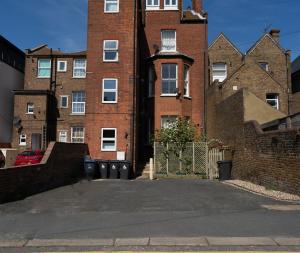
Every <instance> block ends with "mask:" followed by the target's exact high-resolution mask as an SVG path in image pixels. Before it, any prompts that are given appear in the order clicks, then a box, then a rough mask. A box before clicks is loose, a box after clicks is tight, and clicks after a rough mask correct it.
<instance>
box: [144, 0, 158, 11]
mask: <svg viewBox="0 0 300 253" xmlns="http://www.w3.org/2000/svg"><path fill="white" fill-rule="evenodd" d="M159 5H160V0H146V10H159Z"/></svg>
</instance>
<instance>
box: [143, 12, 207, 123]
mask: <svg viewBox="0 0 300 253" xmlns="http://www.w3.org/2000/svg"><path fill="white" fill-rule="evenodd" d="M181 15H182V14H181V11H180V10H179V11H166V10H160V11H146V12H145V28H144V32H145V35H144V36H145V40H144V45H143V56H144V57H145V58H146V57H149V56H151V55H153V54H155V49H154V47H153V46H154V45H158V46H160V45H161V30H164V29H171V30H176V44H177V45H176V49H177V51H178V52H179V53H181V54H184V55H187V56H189V57H191V58H192V59H193V60H194V62H193V63H187V62H185V61H184V60H182V59H181V58H179V57H178V58H177V59H176V58H175V59H174V58H173V59H159V60H156V61H154V65H155V72H156V76H157V80H156V82H155V90H156V91H155V99H154V104H155V106H154V107H155V114H154V122H155V128H156V129H159V128H160V121H161V116H162V115H178V116H189V117H190V118H191V120H192V121H193V122H194V123H195V124H197V125H198V126H199V129H203V128H204V87H205V73H206V67H205V61H206V55H205V53H206V50H207V49H206V46H207V43H206V24H205V23H201V22H194V23H183V22H181ZM162 63H176V64H177V65H178V88H179V91H180V93H181V97H180V98H178V97H177V98H176V97H161V64H162ZM185 63H187V64H188V65H189V66H190V96H191V99H188V98H183V85H184V84H183V66H184V64H185ZM144 73H145V76H146V77H145V80H147V70H146V69H144ZM146 85H147V83H146Z"/></svg>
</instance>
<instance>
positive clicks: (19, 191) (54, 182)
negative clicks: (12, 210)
mask: <svg viewBox="0 0 300 253" xmlns="http://www.w3.org/2000/svg"><path fill="white" fill-rule="evenodd" d="M88 153H89V151H88V146H87V145H86V144H71V143H55V142H51V143H50V144H49V146H48V149H47V151H46V153H45V155H44V158H43V160H42V162H41V164H37V165H30V166H18V167H10V168H6V169H1V170H0V182H1V184H0V204H1V203H5V202H10V201H16V200H20V199H23V198H26V197H28V196H30V195H33V194H37V193H40V192H44V191H47V190H50V189H54V188H57V187H60V186H64V185H68V184H72V183H75V182H77V181H78V180H79V179H80V178H82V176H83V172H84V164H83V159H84V156H85V155H86V154H88Z"/></svg>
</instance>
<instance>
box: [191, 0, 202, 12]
mask: <svg viewBox="0 0 300 253" xmlns="http://www.w3.org/2000/svg"><path fill="white" fill-rule="evenodd" d="M192 3H193V8H192V9H193V10H194V11H196V12H198V13H200V12H201V11H202V0H192Z"/></svg>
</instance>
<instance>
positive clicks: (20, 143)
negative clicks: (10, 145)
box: [19, 134, 27, 146]
mask: <svg viewBox="0 0 300 253" xmlns="http://www.w3.org/2000/svg"><path fill="white" fill-rule="evenodd" d="M22 139H25V141H22ZM26 139H27V136H26V134H20V136H19V146H26V145H27V143H26Z"/></svg>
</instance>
